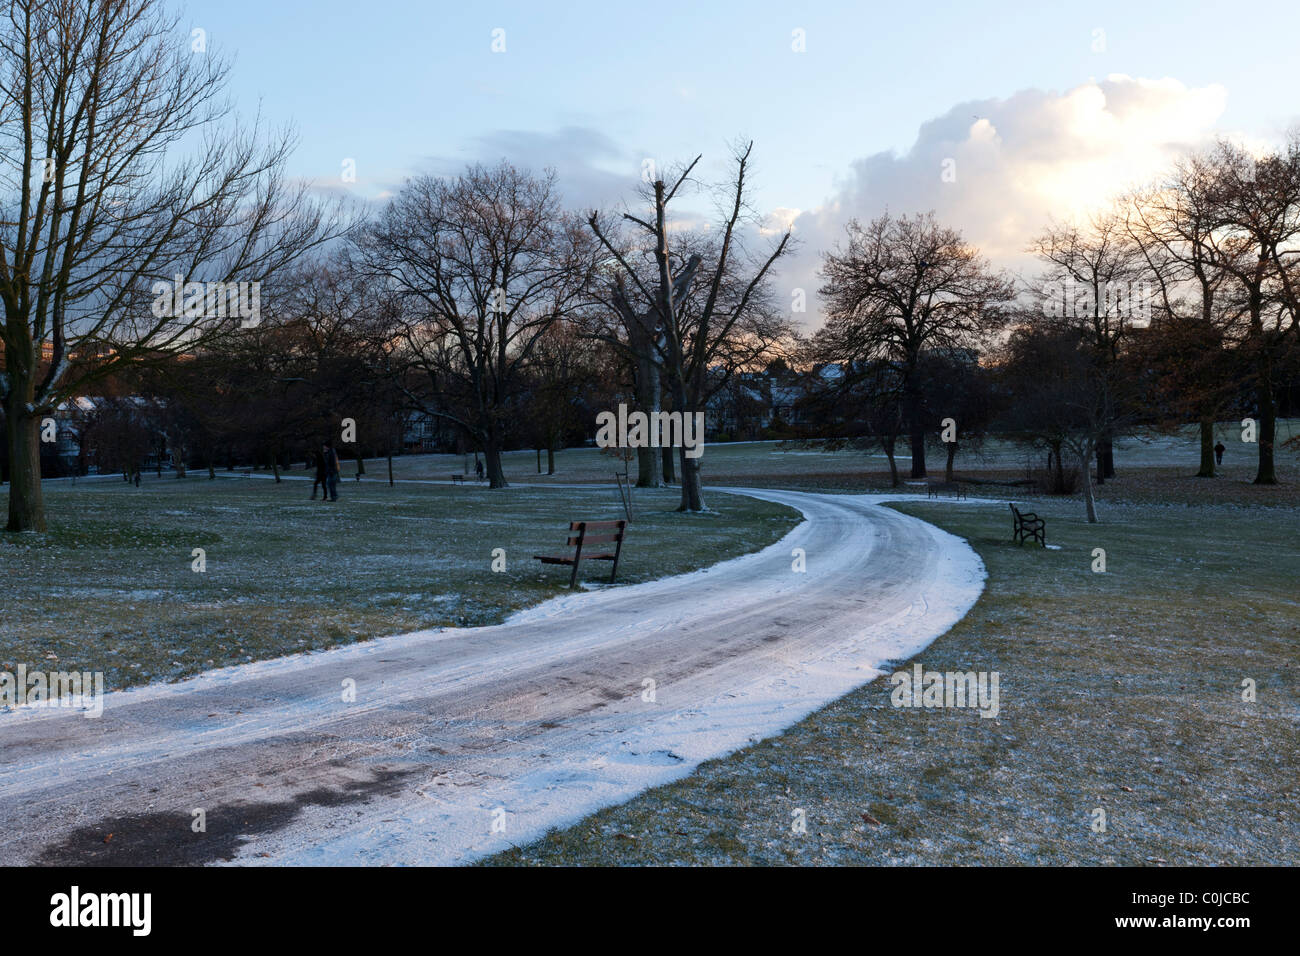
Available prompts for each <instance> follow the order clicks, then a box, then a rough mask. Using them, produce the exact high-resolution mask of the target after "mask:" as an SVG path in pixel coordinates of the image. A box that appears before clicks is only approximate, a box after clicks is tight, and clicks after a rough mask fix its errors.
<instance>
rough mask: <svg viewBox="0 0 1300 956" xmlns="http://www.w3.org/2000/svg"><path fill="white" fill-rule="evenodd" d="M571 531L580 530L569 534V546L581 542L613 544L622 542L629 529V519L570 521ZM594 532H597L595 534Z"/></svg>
mask: <svg viewBox="0 0 1300 956" xmlns="http://www.w3.org/2000/svg"><path fill="white" fill-rule="evenodd" d="M569 531H570V532H573V531H576V532H578V533H577V534H576V535H574V534H570V535H569V546H570V547H576V546H577V545H580V544H612V543H614V542H620V543H621V542H622V540H623V535H624V533H625V532H626V531H627V521H626V520H623V519H619V520H618V521H570V522H569ZM593 532H595V533H594V534H593Z"/></svg>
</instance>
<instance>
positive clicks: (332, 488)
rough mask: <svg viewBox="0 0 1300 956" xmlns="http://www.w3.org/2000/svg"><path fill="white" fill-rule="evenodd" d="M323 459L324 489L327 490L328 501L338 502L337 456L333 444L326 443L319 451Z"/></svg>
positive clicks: (330, 442)
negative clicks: (322, 454)
mask: <svg viewBox="0 0 1300 956" xmlns="http://www.w3.org/2000/svg"><path fill="white" fill-rule="evenodd" d="M321 450H322V452H323V453H324V458H325V487H326V488H328V489H329V499H328V500H329V501H338V500H339V455H338V452H336V451H335V450H334V442H332V441H327V442H326V443H325V447H324V448H323V449H321Z"/></svg>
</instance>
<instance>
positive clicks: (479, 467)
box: [474, 458, 483, 481]
mask: <svg viewBox="0 0 1300 956" xmlns="http://www.w3.org/2000/svg"><path fill="white" fill-rule="evenodd" d="M474 474H476V475H478V480H479V481H482V480H483V462H482V460H481V459H478V458H475V459H474Z"/></svg>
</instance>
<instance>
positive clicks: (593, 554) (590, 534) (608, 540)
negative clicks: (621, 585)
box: [533, 520, 627, 588]
mask: <svg viewBox="0 0 1300 956" xmlns="http://www.w3.org/2000/svg"><path fill="white" fill-rule="evenodd" d="M569 531H570V535H569V540H568V545H569V547H571V548H573V554H535V555H533V557H534V558H536V559H537V560H538V561H540V562H542V564H571V565H573V573H572V574H571V575H570V576H569V587H570V588H576V587H577V586H578V564H579V562H581V561H582V560H583V559H584V558H585V559H587V560H588V561H613V562H614V566H613V568H611V569H610V572H609V583H610V584H613V583H614V576H615V575H616V574H618V559H619V556H620V555H621V554H622V553H623V536H624V534H626V532H627V522H626V521H624V520H619V521H570V522H569ZM575 531H576V532H577V534H572V532H575ZM598 544H603V545H611V544H612V545H615V547H614V550H613V551H610V550H608V549H606V550H598V551H584V550H583V549H584V548H586V547H587V546H588V545H598Z"/></svg>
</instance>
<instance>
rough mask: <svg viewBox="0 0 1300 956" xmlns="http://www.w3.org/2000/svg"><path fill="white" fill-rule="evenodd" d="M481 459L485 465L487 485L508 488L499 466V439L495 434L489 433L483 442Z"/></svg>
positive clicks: (502, 470) (504, 475)
mask: <svg viewBox="0 0 1300 956" xmlns="http://www.w3.org/2000/svg"><path fill="white" fill-rule="evenodd" d="M483 460H484V462H485V463H486V465H487V477H488V487H489V488H509V487H510V485H509V483H508V482H507V481H506V473H505V471H504V469H502V467H501V439H500V438H498V437H497V436H496V435H489V436H488V439H487V441H486V442H484V444H483Z"/></svg>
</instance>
